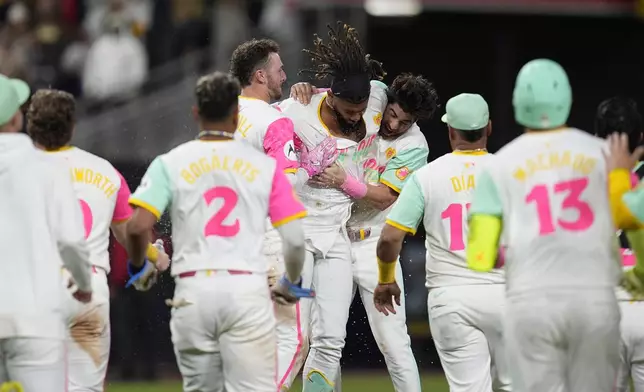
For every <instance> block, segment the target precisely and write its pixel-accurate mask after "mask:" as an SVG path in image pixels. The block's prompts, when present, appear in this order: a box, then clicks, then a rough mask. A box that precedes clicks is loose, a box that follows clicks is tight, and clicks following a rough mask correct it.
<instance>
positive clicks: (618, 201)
mask: <svg viewBox="0 0 644 392" xmlns="http://www.w3.org/2000/svg"><path fill="white" fill-rule="evenodd" d="M608 189H609V202H610V209H611V213H612V215H613V221H614V222H615V226H617V228H618V229H623V230H628V229H630V230H633V229H637V228H638V226H639V225H638V222H637V219H636V218H635V217H634V216H633V214H632V213H631V211H630V210H629V209H628V207H627V206H626V205H625V204H624V202H623V201H622V197H623V196H624V194H625V193H627V192H628V191H630V190H631V173H630V172H629V171H628V170H626V169H615V170H613V171H611V172H610V173H609V175H608Z"/></svg>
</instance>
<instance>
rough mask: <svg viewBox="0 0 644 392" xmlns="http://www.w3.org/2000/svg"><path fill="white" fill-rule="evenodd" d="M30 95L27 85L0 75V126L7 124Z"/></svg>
mask: <svg viewBox="0 0 644 392" xmlns="http://www.w3.org/2000/svg"><path fill="white" fill-rule="evenodd" d="M30 95H31V90H30V89H29V85H27V83H25V82H23V81H22V80H19V79H9V78H7V77H6V76H3V75H0V126H2V125H5V124H7V123H8V122H9V121H10V120H11V119H12V118H13V116H14V115H15V114H16V112H18V110H20V106H22V105H23V104H24V103H25V102H27V100H28V99H29V96H30Z"/></svg>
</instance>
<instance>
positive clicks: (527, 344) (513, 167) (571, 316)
mask: <svg viewBox="0 0 644 392" xmlns="http://www.w3.org/2000/svg"><path fill="white" fill-rule="evenodd" d="M513 106H514V116H515V119H516V121H517V122H518V123H519V124H520V125H522V126H523V127H525V133H524V134H523V135H521V136H519V137H518V138H516V139H514V140H513V141H512V142H511V143H509V144H507V145H506V146H505V147H503V148H502V149H501V150H500V151H499V152H497V154H496V160H495V161H494V162H492V163H493V164H492V165H489V166H487V167H486V168H485V171H484V172H483V173H482V174H481V176H480V177H479V181H478V183H477V185H476V190H475V194H474V199H473V201H472V205H471V207H470V224H469V227H470V231H469V234H470V235H469V241H468V246H467V261H468V265H469V266H470V267H471V268H472V269H474V270H477V271H482V272H487V271H490V270H491V269H492V268H493V267H494V264H495V261H496V255H497V250H498V240H499V237H500V235H501V231H503V235H504V240H505V241H507V251H506V264H505V271H506V309H505V313H504V328H503V332H504V339H505V344H506V346H507V348H508V352H509V358H510V359H511V360H510V361H509V369H510V376H511V382H512V387H513V389H515V390H517V391H522V392H549V391H561V390H565V391H584V392H605V391H610V390H612V389H613V388H614V383H615V378H616V376H617V370H618V367H619V363H620V359H619V338H620V337H619V335H620V334H619V321H620V313H619V306H618V305H617V300H616V297H615V286H616V285H617V284H618V279H619V276H620V265H621V262H620V260H619V258H620V257H619V252H618V247H617V244H616V237H615V226H614V223H613V219H611V209H610V205H609V197H608V193H607V191H606V190H607V189H608V178H607V177H608V176H607V168H606V161H605V159H604V156H603V154H604V146H605V142H604V141H603V140H602V139H600V138H597V137H595V136H592V135H590V134H588V133H586V132H584V131H581V130H578V129H573V128H569V127H567V126H566V121H567V120H568V115H569V113H570V108H571V106H572V89H571V87H570V83H569V81H568V76H567V75H566V72H565V71H564V69H563V68H562V67H561V66H560V65H559V64H557V63H556V62H554V61H551V60H546V59H538V60H533V61H530V62H528V63H527V64H526V65H524V66H523V68H521V70H520V71H519V74H518V76H517V80H516V84H515V87H514V94H513Z"/></svg>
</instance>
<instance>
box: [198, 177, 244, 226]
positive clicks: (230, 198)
mask: <svg viewBox="0 0 644 392" xmlns="http://www.w3.org/2000/svg"><path fill="white" fill-rule="evenodd" d="M203 198H204V200H205V201H206V204H207V205H210V204H211V203H212V202H213V201H214V200H216V199H221V200H222V201H223V204H222V205H221V207H220V208H219V210H218V211H217V212H216V213H215V215H214V216H213V217H212V218H210V219H209V220H208V223H206V227H205V228H204V235H205V236H206V237H210V236H217V237H234V236H236V235H237V233H239V219H235V223H233V224H232V225H225V224H224V223H223V222H224V220H225V219H226V218H227V217H228V215H230V213H231V212H232V210H233V209H235V206H237V200H238V199H239V197H238V196H237V192H235V190H234V189H232V188H229V187H227V186H216V187H214V188H210V189H208V190H207V191H206V193H204V194H203Z"/></svg>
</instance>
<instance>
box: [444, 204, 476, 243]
mask: <svg viewBox="0 0 644 392" xmlns="http://www.w3.org/2000/svg"><path fill="white" fill-rule="evenodd" d="M469 209H470V203H467V204H465V205H463V204H459V203H453V204H450V205H449V207H447V208H446V209H445V211H443V212H442V213H441V218H442V219H449V237H450V238H449V250H451V251H459V250H464V249H465V241H464V240H463V221H464V220H465V216H466V215H465V214H464V213H463V210H466V211H468V210H469Z"/></svg>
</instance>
